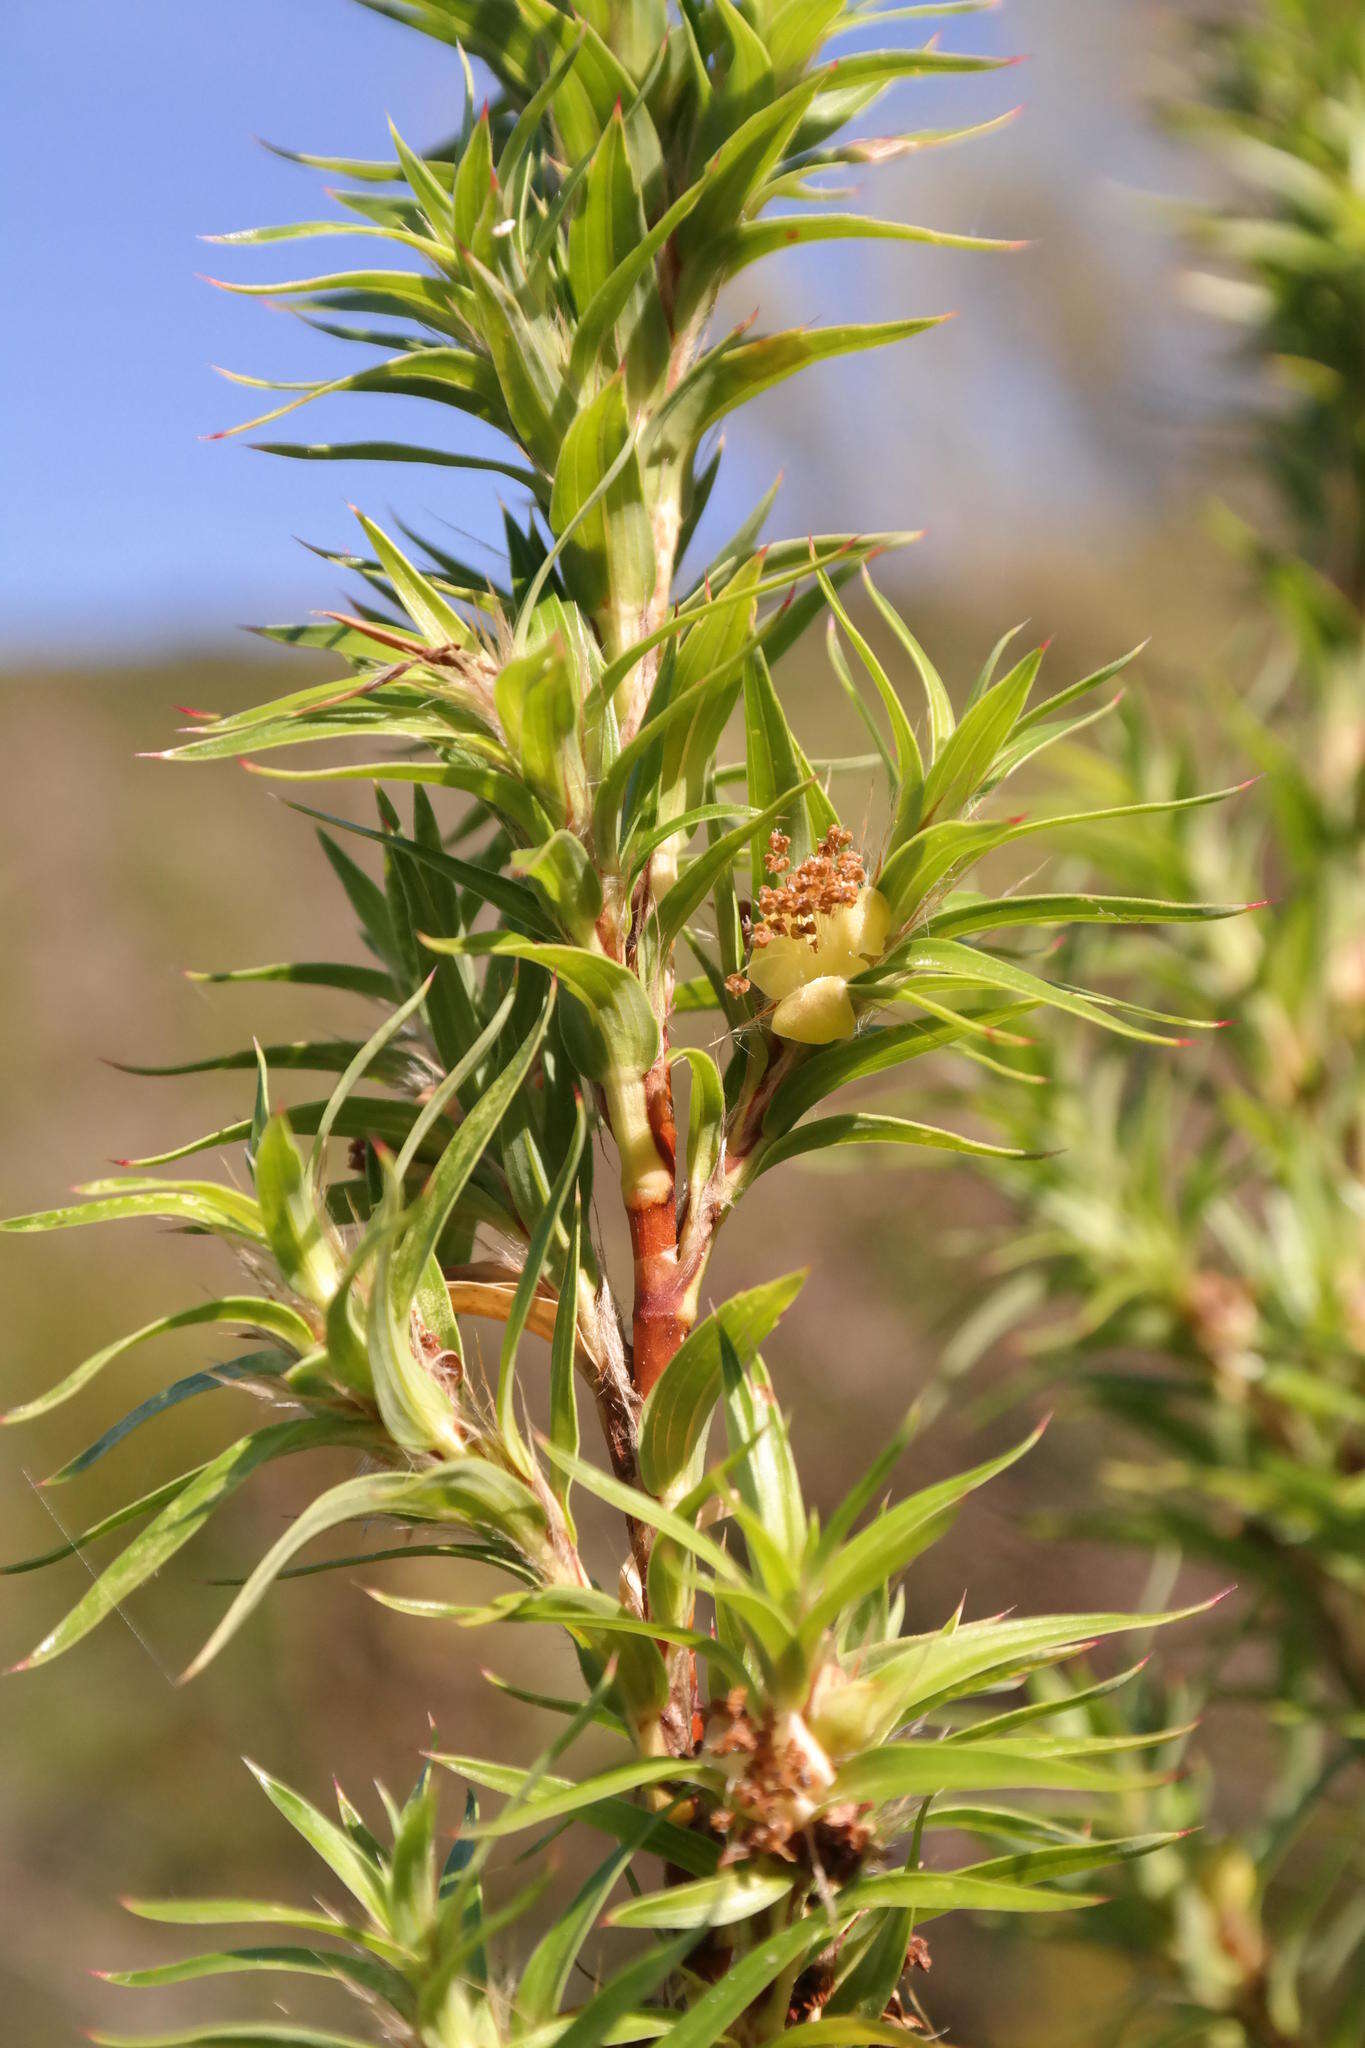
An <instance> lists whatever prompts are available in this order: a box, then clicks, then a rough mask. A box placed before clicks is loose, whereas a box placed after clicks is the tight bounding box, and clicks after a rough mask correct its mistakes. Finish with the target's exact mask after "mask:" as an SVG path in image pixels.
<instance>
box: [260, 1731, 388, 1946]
mask: <svg viewBox="0 0 1365 2048" xmlns="http://www.w3.org/2000/svg"><path fill="white" fill-rule="evenodd" d="M247 1769H248V1770H249V1771H250V1772H251V1775H252V1777H253V1778H254V1779H255V1780H256V1782H257V1784H258V1785H259V1786H260V1788H261V1790H262V1791H263V1792H264V1793H265V1796H266V1798H267V1799H268V1800H269V1801H270V1804H271V1805H272V1806H273V1807H274V1808H275V1811H276V1812H277V1813H280V1814H283V1816H284V1818H285V1819H286V1820H287V1821H288V1823H289V1825H290V1827H291V1828H293V1830H294V1832H295V1833H296V1834H298V1835H301V1836H302V1837H303V1839H304V1841H305V1842H307V1844H308V1846H309V1848H310V1849H311V1850H312V1851H313V1854H314V1855H315V1856H317V1857H320V1858H321V1860H322V1861H323V1862H324V1863H325V1864H326V1865H327V1868H328V1869H329V1870H330V1871H331V1872H332V1874H333V1876H334V1877H337V1878H339V1879H340V1880H341V1882H342V1884H344V1885H345V1887H346V1889H347V1891H348V1892H349V1893H350V1894H351V1896H352V1898H354V1899H358V1900H359V1901H360V1904H361V1905H362V1906H363V1907H364V1908H365V1911H366V1912H367V1913H368V1914H369V1915H370V1917H371V1919H373V1920H376V1921H378V1922H379V1923H380V1924H381V1925H382V1924H383V1920H384V1908H385V1900H384V1891H383V1887H382V1885H381V1884H380V1882H379V1879H378V1878H377V1876H376V1874H375V1870H374V1866H373V1864H372V1862H371V1861H370V1859H369V1857H367V1856H365V1855H364V1854H362V1852H361V1851H360V1850H359V1849H357V1847H356V1845H355V1843H354V1842H353V1841H352V1840H351V1838H350V1836H349V1835H347V1834H345V1833H344V1832H343V1831H342V1829H341V1828H339V1827H338V1826H337V1825H336V1823H335V1822H334V1821H330V1820H328V1819H327V1817H326V1815H325V1814H322V1813H319V1812H318V1810H317V1808H316V1807H315V1806H310V1805H309V1803H308V1801H307V1800H306V1799H304V1798H302V1797H301V1796H300V1795H299V1794H298V1793H297V1792H294V1791H291V1790H290V1788H289V1786H288V1785H283V1784H281V1783H280V1781H279V1779H278V1778H272V1777H271V1776H270V1774H269V1772H268V1771H263V1770H261V1769H260V1767H259V1766H258V1765H256V1764H253V1763H252V1762H250V1760H248V1762H247Z"/></svg>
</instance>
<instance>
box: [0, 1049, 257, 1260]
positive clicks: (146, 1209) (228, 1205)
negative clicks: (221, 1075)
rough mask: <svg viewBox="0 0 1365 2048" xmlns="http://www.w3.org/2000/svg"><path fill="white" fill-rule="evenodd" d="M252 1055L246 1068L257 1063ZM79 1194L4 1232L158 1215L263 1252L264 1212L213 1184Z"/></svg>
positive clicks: (119, 1185)
mask: <svg viewBox="0 0 1365 2048" xmlns="http://www.w3.org/2000/svg"><path fill="white" fill-rule="evenodd" d="M255 1063H256V1062H255V1058H254V1056H253V1057H252V1059H251V1060H250V1062H249V1063H248V1062H247V1061H245V1060H244V1061H243V1062H242V1064H243V1065H247V1064H250V1065H252V1066H254V1065H255ZM76 1192H77V1194H80V1195H85V1196H88V1197H89V1198H90V1199H88V1200H86V1201H83V1202H80V1203H77V1204H76V1205H74V1206H73V1207H71V1208H67V1209H44V1210H39V1211H38V1212H37V1213H36V1214H34V1215H32V1216H10V1217H6V1218H5V1219H4V1220H3V1221H2V1222H0V1231H8V1232H10V1233H11V1234H12V1235H14V1236H20V1235H26V1234H30V1233H33V1232H37V1231H41V1230H71V1229H75V1228H78V1227H79V1226H81V1225H83V1224H87V1223H120V1222H128V1221H131V1220H133V1219H135V1218H137V1217H140V1216H158V1217H161V1218H163V1219H164V1220H166V1221H168V1222H172V1223H188V1224H190V1225H192V1226H193V1227H195V1228H197V1229H200V1230H211V1231H214V1232H217V1233H221V1234H223V1235H225V1236H229V1237H240V1238H244V1239H245V1240H246V1241H247V1242H248V1243H250V1244H256V1245H259V1246H260V1247H261V1248H262V1249H263V1250H264V1249H265V1242H266V1240H265V1232H264V1230H263V1229H262V1227H261V1218H260V1210H259V1209H258V1207H257V1205H256V1203H255V1202H254V1201H253V1200H252V1199H251V1197H250V1196H249V1195H239V1194H238V1193H236V1191H235V1190H234V1189H232V1188H220V1187H216V1186H215V1185H214V1183H213V1182H212V1181H149V1180H134V1179H132V1178H131V1177H130V1178H127V1179H123V1180H103V1181H88V1182H87V1183H86V1185H85V1186H84V1187H82V1188H78V1189H77V1190H76Z"/></svg>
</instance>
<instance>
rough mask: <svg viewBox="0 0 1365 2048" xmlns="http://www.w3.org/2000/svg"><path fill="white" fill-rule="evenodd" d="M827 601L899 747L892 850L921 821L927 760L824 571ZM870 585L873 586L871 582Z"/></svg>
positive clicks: (887, 680)
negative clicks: (863, 670)
mask: <svg viewBox="0 0 1365 2048" xmlns="http://www.w3.org/2000/svg"><path fill="white" fill-rule="evenodd" d="M819 584H820V589H821V592H822V594H823V596H824V600H825V603H826V604H827V605H828V606H829V608H830V610H831V611H832V612H833V614H834V616H835V618H836V619H837V620H838V621H839V624H840V625H841V626H842V627H843V629H844V632H845V633H846V634H847V635H848V639H849V644H850V645H851V646H852V648H853V650H854V652H855V653H856V654H857V656H858V659H859V661H861V663H862V665H863V667H864V668H865V669H866V671H867V673H868V675H869V676H870V677H871V678H872V681H873V683H874V685H875V686H876V690H877V694H878V696H879V697H880V698H881V700H882V704H883V706H884V707H885V710H886V716H887V722H888V724H889V725H890V727H891V738H892V742H893V744H894V746H895V750H896V801H895V805H894V807H893V811H892V817H891V834H890V838H889V839H888V841H887V846H888V850H889V851H894V850H895V848H896V847H898V846H899V845H901V843H902V842H903V841H904V840H906V839H908V838H909V836H910V834H911V833H912V832H913V831H914V829H915V827H916V825H917V824H918V823H919V817H920V809H921V804H922V801H923V798H924V794H925V778H924V760H923V757H922V756H921V754H920V750H919V742H918V741H917V740H916V738H915V734H914V728H913V727H912V726H911V724H910V720H909V718H908V717H907V716H906V712H905V706H904V705H903V704H902V703H901V700H900V698H899V697H898V696H897V695H896V691H895V688H894V687H893V685H892V682H891V678H890V677H889V676H888V675H887V673H886V670H885V669H884V668H883V667H882V665H881V663H880V662H879V661H878V659H877V657H876V655H875V654H874V653H873V652H872V649H871V647H870V646H869V645H868V643H867V641H866V640H865V639H864V638H863V636H862V634H861V633H860V632H859V631H858V629H857V627H856V626H855V625H854V623H853V621H852V620H851V619H850V617H849V615H848V613H847V612H846V611H845V610H844V607H843V605H842V604H841V603H840V601H839V595H838V592H837V591H836V590H835V588H834V585H833V584H832V583H831V582H830V580H829V578H828V576H826V575H825V574H824V573H823V571H822V572H821V575H820V578H819ZM869 588H871V586H870V584H869Z"/></svg>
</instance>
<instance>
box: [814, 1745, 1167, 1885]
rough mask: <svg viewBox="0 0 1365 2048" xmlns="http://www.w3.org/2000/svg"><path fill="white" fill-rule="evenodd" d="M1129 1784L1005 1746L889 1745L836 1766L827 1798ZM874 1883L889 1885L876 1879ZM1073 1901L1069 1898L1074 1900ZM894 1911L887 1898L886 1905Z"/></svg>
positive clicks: (1111, 1789) (1101, 1788) (1099, 1769)
mask: <svg viewBox="0 0 1365 2048" xmlns="http://www.w3.org/2000/svg"><path fill="white" fill-rule="evenodd" d="M1134 1783H1135V1781H1134V1780H1132V1779H1124V1778H1121V1777H1118V1776H1116V1775H1115V1774H1114V1773H1113V1772H1112V1771H1109V1770H1106V1769H1105V1768H1104V1767H1103V1766H1101V1765H1097V1764H1087V1763H1078V1762H1073V1761H1072V1760H1071V1759H1069V1758H1066V1757H1044V1756H1038V1755H1036V1754H1035V1753H1034V1751H1032V1750H1031V1749H1030V1750H1023V1751H1020V1750H1018V1749H1016V1748H1014V1747H1012V1746H1011V1745H1010V1744H1009V1743H1008V1742H1001V1743H997V1744H995V1745H993V1746H988V1745H987V1744H985V1743H979V1744H978V1743H963V1744H957V1743H942V1742H891V1743H887V1744H886V1746H885V1747H884V1748H882V1749H876V1750H868V1751H866V1752H865V1753H864V1754H863V1755H862V1756H857V1757H853V1758H851V1759H850V1760H849V1762H848V1763H846V1764H844V1765H842V1766H841V1768H840V1770H839V1772H838V1774H837V1776H836V1778H835V1781H834V1785H833V1787H832V1788H831V1793H830V1796H831V1798H834V1799H868V1800H872V1801H874V1802H883V1801H887V1800H892V1799H910V1798H915V1799H920V1798H925V1797H928V1796H929V1795H930V1794H932V1793H935V1792H995V1791H1030V1790H1032V1791H1038V1792H1097V1793H1109V1794H1113V1793H1117V1792H1121V1791H1123V1790H1125V1789H1128V1788H1131V1787H1132V1786H1133V1784H1134ZM874 1881H875V1882H877V1883H879V1884H881V1883H886V1884H890V1883H894V1882H895V1880H890V1879H877V1880H874ZM1073 1896H1074V1895H1073ZM884 1903H885V1904H887V1905H893V1904H894V1903H895V1898H894V1895H893V1894H890V1893H888V1895H887V1897H886V1899H885V1901H884Z"/></svg>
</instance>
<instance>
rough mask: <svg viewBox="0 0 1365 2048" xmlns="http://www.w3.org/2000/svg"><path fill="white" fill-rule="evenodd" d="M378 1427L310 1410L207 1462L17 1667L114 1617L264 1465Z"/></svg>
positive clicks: (53, 1653)
mask: <svg viewBox="0 0 1365 2048" xmlns="http://www.w3.org/2000/svg"><path fill="white" fill-rule="evenodd" d="M373 1436H374V1431H373V1428H372V1426H371V1425H370V1424H368V1423H365V1422H354V1421H344V1420H342V1419H341V1418H339V1417H336V1416H308V1417H305V1418H304V1419H303V1420H302V1421H298V1422H276V1423H271V1424H269V1425H268V1426H267V1427H266V1428H264V1429H258V1430H257V1431H255V1432H254V1434H253V1435H251V1436H244V1437H242V1438H240V1439H239V1441H238V1442H237V1443H235V1444H232V1445H230V1446H229V1448H228V1449H227V1450H225V1451H223V1452H221V1453H220V1455H219V1456H218V1457H216V1458H214V1459H211V1460H210V1462H209V1463H208V1464H207V1465H203V1466H201V1467H200V1468H199V1470H198V1471H197V1472H195V1473H194V1474H192V1475H191V1477H190V1478H189V1479H188V1481H186V1482H185V1483H184V1484H183V1485H180V1486H178V1487H177V1490H176V1492H175V1493H174V1495H173V1497H172V1498H171V1499H170V1500H169V1501H168V1502H167V1504H166V1506H165V1507H163V1508H162V1509H161V1511H160V1513H159V1514H157V1515H156V1517H155V1518H154V1519H153V1520H152V1521H151V1522H150V1523H149V1524H148V1526H147V1527H146V1528H145V1529H144V1530H143V1531H142V1534H141V1535H140V1536H135V1537H134V1538H133V1541H132V1542H131V1543H130V1544H129V1545H128V1546H127V1548H126V1549H125V1550H123V1551H121V1552H120V1553H119V1555H118V1556H117V1557H116V1558H115V1559H114V1561H113V1563H112V1564H111V1565H108V1566H107V1567H106V1568H105V1570H104V1571H102V1572H101V1573H100V1575H99V1577H98V1578H97V1579H96V1580H95V1583H94V1584H93V1585H92V1586H91V1587H90V1589H89V1591H88V1592H87V1593H86V1594H85V1595H84V1597H83V1598H82V1599H80V1600H78V1601H77V1603H76V1605H75V1606H74V1607H73V1608H72V1609H71V1612H70V1613H69V1614H68V1615H67V1616H66V1618H65V1620H63V1621H61V1622H59V1623H58V1624H57V1626H56V1628H54V1629H51V1630H50V1631H49V1632H48V1634H47V1635H45V1636H44V1637H43V1639H42V1641H41V1642H40V1643H39V1644H38V1646H37V1648H36V1649H35V1650H33V1651H32V1652H31V1653H30V1655H29V1656H27V1657H25V1658H24V1659H23V1661H22V1662H21V1663H20V1664H19V1665H18V1666H16V1669H18V1670H20V1671H28V1670H32V1669H34V1668H35V1667H36V1666H37V1665H39V1664H47V1663H50V1662H51V1660H52V1659H53V1658H54V1657H60V1656H61V1655H62V1654H63V1653H64V1652H65V1651H67V1650H69V1649H71V1647H72V1646H73V1644H75V1643H78V1642H79V1641H80V1640H81V1638H82V1637H83V1636H86V1635H89V1633H90V1631H91V1629H92V1628H96V1627H97V1626H98V1625H99V1623H100V1622H102V1621H103V1620H104V1619H105V1618H106V1616H108V1615H110V1614H112V1613H113V1612H114V1611H115V1610H116V1609H117V1608H119V1607H120V1606H122V1604H123V1602H124V1601H125V1600H126V1599H128V1597H129V1596H130V1594H132V1593H135V1592H136V1591H137V1589H138V1587H139V1586H141V1585H145V1583H146V1582H147V1580H148V1579H150V1578H151V1577H152V1576H153V1574H154V1573H156V1572H159V1571H160V1570H161V1567H162V1566H163V1565H164V1564H166V1563H167V1562H168V1561H169V1559H171V1558H172V1557H174V1556H175V1554H176V1552H177V1551H178V1550H182V1549H183V1548H184V1546H185V1545H186V1544H187V1543H188V1542H189V1541H190V1539H191V1538H192V1537H194V1536H197V1535H198V1533H199V1531H200V1530H201V1529H202V1528H203V1526H204V1524H205V1522H207V1521H208V1520H209V1517H210V1516H211V1515H213V1514H214V1513H215V1512H216V1510H217V1509H218V1508H219V1507H221V1506H222V1504H223V1502H224V1501H225V1500H226V1499H228V1498H229V1496H230V1495H232V1494H234V1493H235V1492H236V1491H237V1489H238V1488H239V1487H240V1486H242V1485H243V1484H244V1483H245V1481H246V1480H247V1479H249V1478H250V1476H251V1474H252V1473H253V1472H254V1471H255V1470H256V1469H257V1467H258V1466H261V1465H266V1464H269V1463H271V1462H272V1460H274V1459H275V1458H283V1457H288V1456H289V1455H291V1454H292V1453H293V1452H295V1451H307V1450H315V1449H321V1448H322V1447H324V1446H326V1445H332V1444H357V1445H366V1444H368V1443H371V1442H372V1441H373Z"/></svg>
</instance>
